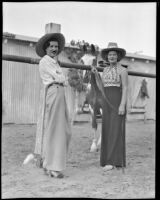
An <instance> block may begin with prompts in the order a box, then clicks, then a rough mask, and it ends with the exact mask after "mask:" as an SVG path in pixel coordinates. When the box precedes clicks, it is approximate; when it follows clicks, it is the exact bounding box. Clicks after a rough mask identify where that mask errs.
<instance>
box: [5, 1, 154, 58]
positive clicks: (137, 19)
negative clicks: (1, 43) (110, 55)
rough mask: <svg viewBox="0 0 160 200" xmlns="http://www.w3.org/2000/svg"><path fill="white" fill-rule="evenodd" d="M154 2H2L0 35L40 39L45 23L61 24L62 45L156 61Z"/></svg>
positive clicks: (43, 32)
mask: <svg viewBox="0 0 160 200" xmlns="http://www.w3.org/2000/svg"><path fill="white" fill-rule="evenodd" d="M156 6H157V5H156V2H146V3H129V2H128V3H114V2H111V3H108V2H74V1H73V2H55V1H53V2H20V3H16V2H14V3H13V2H12V3H11V2H3V32H9V33H14V34H18V35H24V36H31V37H36V38H40V37H41V36H43V35H44V34H45V25H46V24H48V23H56V24H61V33H63V34H64V36H65V38H66V42H67V43H69V42H70V41H71V40H72V39H73V40H75V41H78V40H80V41H82V40H85V41H86V42H89V43H90V44H95V45H98V46H99V47H100V48H101V49H103V48H107V46H108V43H109V42H116V43H117V44H118V46H119V47H120V48H124V49H126V51H127V52H128V53H135V52H139V54H142V55H148V56H153V57H156Z"/></svg>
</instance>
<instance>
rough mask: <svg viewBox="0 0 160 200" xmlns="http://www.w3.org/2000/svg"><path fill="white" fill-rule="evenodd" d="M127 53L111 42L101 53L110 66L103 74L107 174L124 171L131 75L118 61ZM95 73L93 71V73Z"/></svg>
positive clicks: (103, 157) (103, 155)
mask: <svg viewBox="0 0 160 200" xmlns="http://www.w3.org/2000/svg"><path fill="white" fill-rule="evenodd" d="M125 54H126V51H125V50H124V49H122V48H119V47H118V46H117V43H113V42H110V43H109V44H108V47H107V48H106V49H103V50H102V51H101V57H102V58H103V60H104V61H105V62H107V63H108V64H107V65H106V67H105V68H104V70H103V74H102V85H103V86H102V87H103V92H104V97H103V101H102V102H103V103H102V110H103V114H102V138H101V154H100V165H101V166H102V167H103V169H105V170H111V169H113V168H114V167H125V166H126V158H125V116H126V103H127V86H128V73H127V69H126V68H125V67H123V66H122V65H121V64H120V63H119V61H120V60H121V59H122V58H124V56H125ZM95 70H96V69H95V68H94V67H92V71H93V72H96V71H95Z"/></svg>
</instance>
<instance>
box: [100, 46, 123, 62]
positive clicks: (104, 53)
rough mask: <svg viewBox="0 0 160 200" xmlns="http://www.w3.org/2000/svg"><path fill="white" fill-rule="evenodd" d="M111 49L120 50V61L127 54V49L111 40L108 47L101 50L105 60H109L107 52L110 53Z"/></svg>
mask: <svg viewBox="0 0 160 200" xmlns="http://www.w3.org/2000/svg"><path fill="white" fill-rule="evenodd" d="M109 51H116V52H118V61H120V60H121V59H122V58H124V56H125V55H126V50H125V49H122V48H119V47H118V45H117V43H114V42H109V43H108V47H107V48H106V49H102V51H101V57H102V58H103V60H106V61H108V58H107V54H108V53H109Z"/></svg>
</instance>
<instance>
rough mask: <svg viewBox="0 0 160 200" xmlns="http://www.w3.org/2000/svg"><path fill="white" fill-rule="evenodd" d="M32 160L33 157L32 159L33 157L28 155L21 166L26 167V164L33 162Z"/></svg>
mask: <svg viewBox="0 0 160 200" xmlns="http://www.w3.org/2000/svg"><path fill="white" fill-rule="evenodd" d="M33 159H35V157H34V155H33V154H32V153H31V154H29V155H28V156H27V157H26V158H25V160H24V161H23V165H26V164H28V163H29V162H30V161H31V160H33Z"/></svg>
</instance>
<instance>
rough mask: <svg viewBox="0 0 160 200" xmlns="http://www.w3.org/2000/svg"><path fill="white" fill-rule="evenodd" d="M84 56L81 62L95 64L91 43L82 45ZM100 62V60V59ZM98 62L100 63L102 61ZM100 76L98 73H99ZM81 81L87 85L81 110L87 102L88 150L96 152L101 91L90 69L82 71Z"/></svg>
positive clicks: (94, 53)
mask: <svg viewBox="0 0 160 200" xmlns="http://www.w3.org/2000/svg"><path fill="white" fill-rule="evenodd" d="M83 50H84V56H83V57H82V58H81V60H82V63H83V64H85V65H94V66H96V65H97V57H98V55H97V53H96V50H95V46H94V45H93V44H91V45H90V46H89V45H87V46H85V45H84V46H83ZM101 62H102V61H101ZM101 62H100V63H99V64H102V63H101ZM99 77H100V74H99ZM83 82H84V83H85V84H86V85H87V87H86V88H87V91H86V100H85V101H84V104H83V106H82V111H83V109H84V108H85V107H86V104H88V107H89V111H90V113H91V122H92V129H93V140H92V144H91V147H90V152H96V151H98V150H99V148H100V144H101V134H99V133H98V131H97V128H98V124H97V119H98V116H100V117H101V116H102V93H101V91H100V90H99V88H98V87H97V83H96V78H95V74H94V73H93V72H92V71H90V70H86V71H84V72H83Z"/></svg>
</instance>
